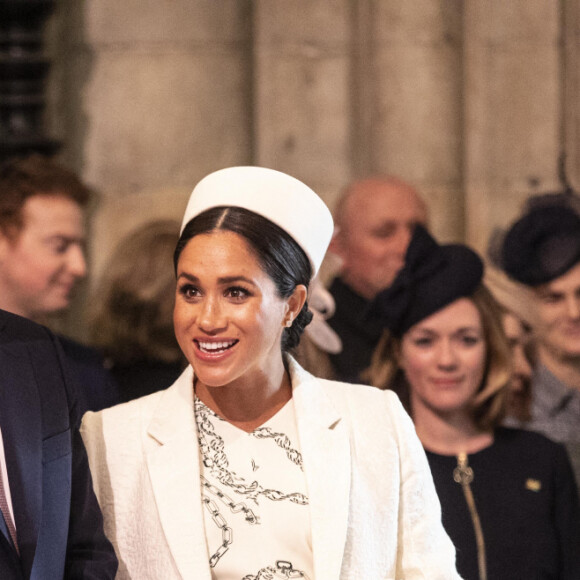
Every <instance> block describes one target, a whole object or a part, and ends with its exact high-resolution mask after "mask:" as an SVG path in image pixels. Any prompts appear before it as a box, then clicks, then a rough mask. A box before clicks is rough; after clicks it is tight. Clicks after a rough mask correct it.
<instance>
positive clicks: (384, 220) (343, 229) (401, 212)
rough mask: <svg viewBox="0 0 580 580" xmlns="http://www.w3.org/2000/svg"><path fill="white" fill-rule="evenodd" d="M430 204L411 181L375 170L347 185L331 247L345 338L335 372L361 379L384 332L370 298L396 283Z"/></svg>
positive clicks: (337, 317) (338, 318)
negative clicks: (370, 312)
mask: <svg viewBox="0 0 580 580" xmlns="http://www.w3.org/2000/svg"><path fill="white" fill-rule="evenodd" d="M427 217H428V216H427V206H426V205H425V203H424V201H423V200H422V199H421V197H420V196H419V194H418V192H417V191H416V190H415V189H414V188H413V187H412V186H411V185H409V184H408V183H405V182H404V181H402V180H401V179H399V178H397V177H392V176H375V177H369V178H367V179H363V180H360V181H356V182H354V183H352V184H351V185H350V186H349V187H347V188H346V190H345V191H344V193H343V194H342V196H341V198H340V199H339V201H338V204H337V206H336V210H335V216H334V218H335V225H336V228H337V232H336V235H335V236H334V238H333V240H332V242H331V245H330V251H331V252H332V253H333V254H335V255H337V256H338V257H339V258H340V260H341V263H342V266H341V270H340V274H339V276H338V277H337V278H336V279H335V280H334V282H333V283H332V285H331V287H330V292H331V294H332V295H333V297H334V300H335V302H336V312H335V314H334V316H333V317H332V318H331V319H330V320H329V323H330V325H331V326H332V328H333V329H334V330H335V331H336V333H337V334H338V335H339V336H340V338H341V340H342V345H343V348H342V352H341V353H339V354H336V355H331V363H332V366H333V370H334V372H335V374H336V378H338V379H340V380H344V381H349V382H360V381H361V379H360V373H361V371H363V370H364V369H365V368H367V367H368V365H369V363H370V358H371V355H372V352H373V350H374V348H375V346H376V344H377V342H378V340H379V338H380V336H381V333H382V328H381V327H380V325H378V324H376V325H373V324H369V323H368V321H364V320H363V319H364V313H365V312H366V310H367V308H368V306H369V304H370V302H371V301H372V300H373V299H374V297H375V296H376V295H377V294H378V293H379V292H380V291H381V290H383V289H385V288H387V287H388V286H390V285H391V283H392V282H393V280H394V279H395V276H396V275H397V272H398V271H399V270H400V269H401V267H402V266H403V262H404V259H405V252H406V251H407V246H408V245H409V241H410V239H411V235H412V233H413V229H414V228H415V226H416V225H417V224H422V225H425V226H426V225H427V221H428V220H427Z"/></svg>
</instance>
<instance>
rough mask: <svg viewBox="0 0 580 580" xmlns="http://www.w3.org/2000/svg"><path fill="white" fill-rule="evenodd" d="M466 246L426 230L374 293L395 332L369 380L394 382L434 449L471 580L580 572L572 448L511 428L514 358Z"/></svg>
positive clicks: (432, 457) (447, 510) (539, 579)
mask: <svg viewBox="0 0 580 580" xmlns="http://www.w3.org/2000/svg"><path fill="white" fill-rule="evenodd" d="M482 276H483V262H482V261H481V259H480V258H479V256H478V255H477V254H476V253H475V252H473V251H472V250H470V249H469V248H468V247H467V246H463V245H459V244H455V245H444V246H440V245H439V244H437V243H436V242H435V240H433V238H431V236H430V235H429V234H428V233H427V231H426V230H425V229H423V228H421V227H418V228H417V229H416V230H415V234H414V236H413V239H412V240H411V243H410V245H409V249H408V252H407V256H406V263H405V266H404V268H403V269H402V270H401V271H400V272H399V274H398V276H397V278H396V279H395V281H394V282H393V284H392V285H391V287H390V288H389V289H387V290H385V291H383V292H382V293H380V294H379V295H378V296H377V298H376V299H375V304H374V309H373V313H374V315H375V316H376V317H377V318H378V319H379V320H380V321H381V322H382V324H383V325H384V328H385V329H386V330H385V333H384V335H383V337H382V338H381V342H380V344H379V346H378V348H377V350H376V352H375V354H374V355H373V361H372V365H371V367H370V369H369V379H370V382H371V384H373V385H375V386H377V387H379V388H381V389H393V390H395V392H397V393H398V394H399V396H400V397H401V400H402V401H403V403H404V404H405V406H406V407H407V409H408V411H409V412H410V414H411V416H412V418H413V421H414V423H415V428H416V430H417V434H418V436H419V439H420V440H421V442H422V443H423V446H424V448H425V450H426V452H427V459H428V461H429V464H430V467H431V471H432V474H433V478H434V480H435V487H436V489H437V493H438V495H439V499H440V501H441V507H442V513H443V524H444V526H445V529H446V531H447V533H448V534H449V536H450V537H451V539H452V541H453V542H454V544H455V546H456V549H457V569H458V572H459V573H460V575H461V576H462V577H463V578H464V579H465V580H486V579H488V578H489V579H490V580H491V579H493V580H513V579H514V578H534V579H535V580H548V579H552V578H559V579H560V580H562V579H567V580H573V579H577V578H580V550H578V546H579V545H580V513H579V508H578V495H577V488H576V484H575V481H574V475H573V472H572V468H571V465H570V461H569V458H568V455H567V453H566V450H565V448H564V446H563V445H561V444H559V443H555V442H552V441H551V440H549V439H548V438H546V437H544V436H543V435H541V434H539V433H533V432H529V431H524V430H518V429H510V428H506V427H502V426H500V425H501V421H502V419H503V414H504V405H505V397H506V395H507V393H508V390H509V381H510V376H511V365H510V362H511V361H510V359H511V353H510V348H509V344H508V342H507V340H506V337H505V334H504V332H503V329H502V320H501V312H500V310H499V308H498V306H497V304H496V302H495V300H494V299H493V297H492V295H491V294H490V292H489V291H488V290H487V289H486V288H485V286H484V285H483V284H482Z"/></svg>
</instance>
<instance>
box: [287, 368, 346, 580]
mask: <svg viewBox="0 0 580 580" xmlns="http://www.w3.org/2000/svg"><path fill="white" fill-rule="evenodd" d="M290 373H291V376H292V385H293V397H294V405H295V408H296V417H297V423H298V434H299V438H300V447H301V452H302V458H303V462H304V471H305V474H306V481H307V485H308V496H309V501H310V518H311V521H312V550H313V557H314V575H315V577H316V578H329V579H336V580H338V579H339V577H340V570H341V564H342V558H343V553H344V546H345V542H346V534H347V526H348V509H349V493H350V476H351V473H350V470H351V467H350V465H351V461H350V440H349V435H348V430H347V425H346V421H345V420H344V419H343V418H342V417H341V415H340V413H338V412H337V410H336V409H335V407H334V405H333V404H332V401H331V400H330V398H329V397H328V395H327V394H326V393H325V392H324V390H323V388H322V384H321V382H320V381H319V380H318V379H316V378H314V377H313V376H312V375H310V374H309V373H307V372H306V371H304V370H303V369H302V368H300V367H299V366H298V365H297V364H296V363H295V362H294V361H292V360H291V361H290Z"/></svg>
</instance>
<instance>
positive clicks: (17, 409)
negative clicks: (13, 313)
mask: <svg viewBox="0 0 580 580" xmlns="http://www.w3.org/2000/svg"><path fill="white" fill-rule="evenodd" d="M0 369H2V380H1V381H0V423H1V424H2V438H3V441H4V453H5V457H6V466H7V471H8V480H9V483H10V494H11V496H12V505H13V508H14V517H15V520H16V530H17V537H18V545H19V549H20V558H21V561H22V566H23V569H24V572H25V574H30V570H31V568H32V562H33V560H34V554H35V551H36V545H37V542H38V533H39V529H40V518H41V514H42V430H41V429H42V420H41V409H40V401H39V396H38V392H37V388H38V386H37V383H36V377H35V375H34V372H33V369H32V366H31V362H30V358H29V356H28V350H27V348H26V347H25V346H24V345H23V343H7V344H3V345H1V346H0Z"/></svg>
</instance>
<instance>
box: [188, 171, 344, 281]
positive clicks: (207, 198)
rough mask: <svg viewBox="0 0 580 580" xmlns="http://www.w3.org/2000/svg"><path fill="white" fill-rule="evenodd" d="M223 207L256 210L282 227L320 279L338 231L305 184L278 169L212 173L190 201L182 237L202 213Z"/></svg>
mask: <svg viewBox="0 0 580 580" xmlns="http://www.w3.org/2000/svg"><path fill="white" fill-rule="evenodd" d="M219 206H234V207H241V208H245V209H247V210H250V211H253V212H254V213H257V214H259V215H261V216H262V217H265V218H267V219H269V220H270V221H272V222H274V223H275V224H276V225H277V226H278V227H280V228H282V229H283V230H284V231H285V232H287V233H288V234H289V235H290V236H292V238H293V239H294V240H295V241H296V242H297V243H298V245H299V246H300V247H301V248H302V249H303V250H304V252H305V253H306V255H307V256H308V259H309V260H310V264H311V266H312V271H313V276H315V275H316V273H317V272H318V269H319V268H320V264H321V263H322V259H323V258H324V254H325V253H326V250H327V248H328V244H329V243H330V238H331V237H332V233H333V230H334V224H333V221H332V215H331V213H330V210H329V209H328V207H326V205H325V203H324V202H323V201H322V200H321V199H320V197H318V195H317V194H316V193H314V191H312V189H310V188H309V187H308V186H307V185H305V184H304V183H302V182H301V181H299V180H298V179H295V178H294V177H291V176H290V175H286V174H285V173H282V172H280V171H275V170H274V169H266V168H264V167H228V168H226V169H220V170H219V171H215V172H214V173H210V174H209V175H208V176H206V177H204V178H203V179H202V180H201V181H200V182H199V183H198V184H197V185H196V186H195V188H194V190H193V192H192V193H191V197H190V198H189V202H188V204H187V208H186V209H185V215H184V216H183V222H182V224H181V232H183V229H184V228H185V226H186V225H187V223H188V222H189V221H190V220H191V219H193V218H194V217H196V216H197V215H199V214H200V213H202V212H204V211H206V210H208V209H211V208H213V207H219Z"/></svg>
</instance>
